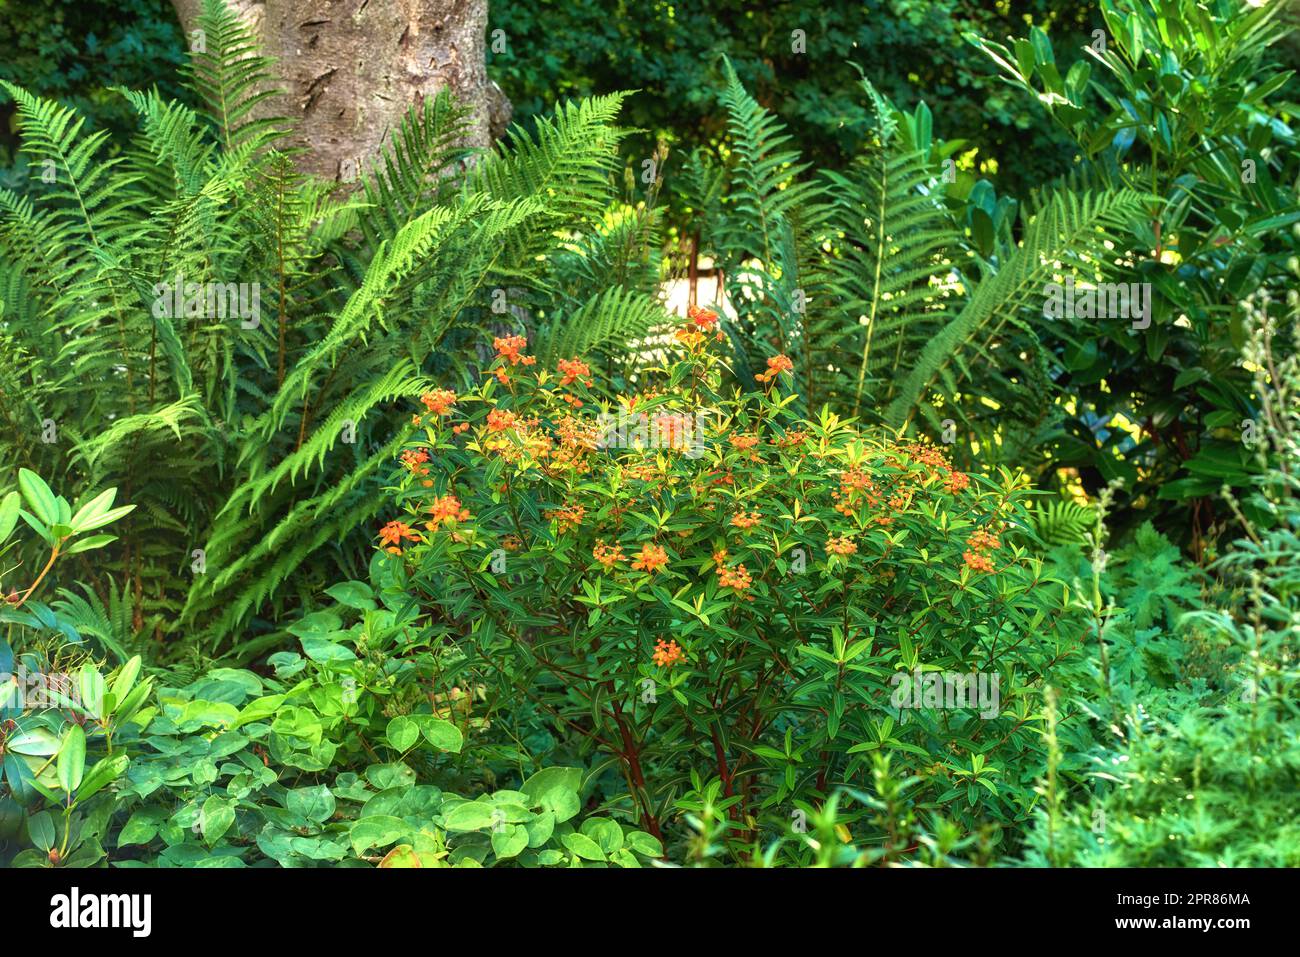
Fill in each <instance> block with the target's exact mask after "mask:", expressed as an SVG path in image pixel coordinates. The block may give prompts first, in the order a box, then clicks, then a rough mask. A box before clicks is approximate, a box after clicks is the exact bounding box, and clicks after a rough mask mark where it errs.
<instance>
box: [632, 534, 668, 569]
mask: <svg viewBox="0 0 1300 957" xmlns="http://www.w3.org/2000/svg"><path fill="white" fill-rule="evenodd" d="M667 564H668V553H667V552H665V551H664V550H663V549H662V548H661V547H660V546H658V545H653V544H651V543H650V542H646V543H645V544H644V545H642V546H641V554H640V555H639V556H637V560H636V561H634V562H633V563H632V567H633V568H635V569H636V570H637V571H640V572H646V573H647V574H651V575H653V574H654V573H655V572H657V571H658V570H659V569H661V568H663V567H664V566H665V565H667Z"/></svg>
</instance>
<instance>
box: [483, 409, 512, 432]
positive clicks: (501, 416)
mask: <svg viewBox="0 0 1300 957" xmlns="http://www.w3.org/2000/svg"><path fill="white" fill-rule="evenodd" d="M518 418H519V417H518V416H517V415H515V414H514V413H513V412H509V411H507V410H505V409H493V410H492V411H491V412H489V413H488V417H487V427H488V431H489V432H504V431H505V430H506V429H510V428H514V425H515V422H516V421H517V420H518Z"/></svg>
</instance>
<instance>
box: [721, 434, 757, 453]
mask: <svg viewBox="0 0 1300 957" xmlns="http://www.w3.org/2000/svg"><path fill="white" fill-rule="evenodd" d="M727 441H728V442H730V443H731V444H732V445H733V446H735V447H736V448H738V449H740V450H741V451H742V452H746V451H748V450H750V449H752V448H753V447H754V446H756V445H758V436H757V435H735V434H732V435H730V436H728V437H727Z"/></svg>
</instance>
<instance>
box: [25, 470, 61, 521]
mask: <svg viewBox="0 0 1300 957" xmlns="http://www.w3.org/2000/svg"><path fill="white" fill-rule="evenodd" d="M18 488H19V489H20V490H21V491H22V493H23V498H24V499H25V500H26V501H27V507H28V508H29V509H31V511H32V514H33V515H35V516H36V517H37V518H38V519H40V520H41V521H42V522H44V523H45V524H46V525H53V524H54V523H55V522H57V521H58V520H59V506H58V501H57V499H56V498H55V497H54V493H53V492H51V491H50V487H49V486H48V485H46V484H45V481H44V480H43V479H42V478H41V477H40V476H39V475H37V474H36V473H35V472H31V471H28V470H27V469H19V470H18Z"/></svg>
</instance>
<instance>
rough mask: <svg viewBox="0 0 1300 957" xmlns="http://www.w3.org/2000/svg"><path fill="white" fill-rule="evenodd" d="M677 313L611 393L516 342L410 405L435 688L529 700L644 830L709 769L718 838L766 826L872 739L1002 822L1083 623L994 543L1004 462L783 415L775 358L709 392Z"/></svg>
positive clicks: (934, 807)
mask: <svg viewBox="0 0 1300 957" xmlns="http://www.w3.org/2000/svg"><path fill="white" fill-rule="evenodd" d="M694 315H695V318H694V322H693V324H691V325H688V326H687V327H685V328H683V329H682V330H680V331H679V332H678V333H677V334H676V337H675V341H674V344H673V345H672V346H671V347H670V350H669V351H670V353H671V358H670V359H669V360H668V361H667V362H666V364H665V365H664V367H663V368H661V369H658V370H656V372H657V377H656V378H654V379H653V384H652V382H650V381H646V382H644V383H643V387H642V389H641V391H639V392H638V393H637V394H635V395H628V396H620V397H617V398H614V399H612V400H605V399H602V398H598V397H597V396H596V394H595V393H594V392H593V391H592V390H593V387H594V382H593V381H592V378H591V374H590V372H589V370H588V368H587V366H586V364H585V363H583V362H582V361H581V360H579V359H571V360H563V361H561V362H560V363H559V364H558V367H557V368H556V369H548V368H544V367H541V366H539V365H536V364H533V363H532V361H531V358H530V357H528V356H526V355H525V354H524V352H523V350H524V348H526V347H525V344H524V341H523V339H522V338H521V337H514V338H509V339H498V340H497V342H496V349H497V353H498V359H497V362H496V364H495V366H494V368H493V370H492V371H493V375H492V376H490V377H488V378H487V379H486V381H485V382H484V383H483V385H482V386H481V387H480V388H478V389H476V390H475V391H473V392H471V393H468V394H466V395H459V396H458V395H455V394H454V393H452V392H450V391H447V390H437V391H434V392H432V393H429V394H427V395H426V396H425V397H424V405H425V409H424V411H423V412H422V413H421V414H420V415H419V416H418V421H419V423H420V426H421V429H422V431H423V436H422V438H420V439H419V440H418V441H414V442H411V443H408V445H407V447H406V450H405V451H404V452H403V455H402V458H403V462H404V463H405V468H404V471H403V473H402V475H401V478H400V482H399V483H398V484H397V487H396V489H395V501H396V502H397V503H399V504H400V506H401V507H402V509H403V510H404V513H403V514H402V515H400V516H394V517H393V519H392V520H391V521H390V522H389V523H388V524H387V525H386V526H385V527H384V529H383V530H382V532H381V539H382V541H383V542H384V543H385V547H386V549H387V551H388V552H389V553H391V554H392V555H393V556H394V558H393V562H394V563H395V565H396V566H397V570H396V571H395V572H394V573H395V574H398V573H400V575H402V576H404V581H405V588H406V589H407V590H408V592H409V594H410V596H411V599H412V601H413V602H415V603H416V604H417V606H418V607H419V608H420V609H421V611H422V613H423V614H424V617H423V618H422V620H423V621H425V623H426V626H425V627H426V632H425V634H427V635H428V636H430V640H433V641H435V642H436V643H437V644H439V645H441V646H442V651H441V655H440V659H439V662H438V673H437V675H436V676H435V679H434V680H435V687H438V688H440V689H441V691H442V692H443V693H444V694H445V693H449V692H450V691H451V689H452V688H453V687H459V688H467V687H474V688H482V689H483V691H482V696H483V698H484V704H483V706H482V711H483V716H484V719H485V720H486V721H489V722H494V723H495V722H500V721H503V720H504V716H505V715H506V714H507V713H509V712H510V711H511V710H512V709H518V708H520V707H521V705H522V704H523V702H524V701H525V699H526V700H528V701H530V702H533V703H534V704H535V706H536V707H537V708H539V709H540V710H541V711H542V712H544V714H545V715H548V716H549V718H550V720H552V721H553V726H554V729H555V731H556V733H557V734H559V735H563V736H570V737H573V736H576V738H577V739H578V740H580V741H581V742H582V747H583V750H584V751H594V752H596V753H598V754H599V755H600V756H601V757H602V758H603V759H604V760H605V761H610V760H611V759H612V760H613V761H614V762H615V763H616V767H617V768H618V770H619V773H620V775H621V777H622V780H623V782H624V786H625V793H624V794H623V795H622V796H621V797H614V798H611V803H615V804H618V805H619V806H620V807H621V808H623V809H624V810H626V811H628V812H629V813H633V814H635V816H636V817H637V818H638V819H639V820H640V822H641V825H642V827H643V828H644V829H645V830H646V831H648V832H650V833H652V834H655V835H656V836H658V835H660V834H662V833H663V824H664V821H665V818H666V817H667V816H669V815H670V814H671V813H672V811H673V809H674V808H677V809H678V810H690V809H692V808H693V807H694V806H696V805H698V804H699V802H700V801H701V795H702V793H703V792H705V791H706V790H707V787H708V784H707V782H709V781H710V779H712V780H713V781H714V782H716V784H715V785H714V786H715V787H716V788H717V789H718V791H719V795H718V798H717V804H718V806H719V807H721V808H723V809H725V810H726V812H727V829H728V832H729V833H728V835H727V837H728V840H729V841H730V842H731V844H732V846H733V850H739V849H741V848H744V847H748V846H749V845H751V844H752V843H754V842H756V841H757V840H759V838H760V837H765V838H772V837H774V836H776V837H780V836H782V835H786V834H788V833H789V830H790V828H791V826H792V825H793V826H794V827H795V829H796V830H797V829H798V827H799V826H802V825H803V823H804V822H805V821H806V819H807V818H808V816H810V815H811V814H813V813H815V811H814V808H815V806H818V805H820V803H821V802H822V801H824V800H825V799H826V798H827V797H828V796H829V795H830V794H831V793H832V792H834V791H835V790H836V789H837V788H840V787H842V786H846V785H852V784H853V783H854V782H856V781H858V780H859V779H860V778H862V776H863V774H864V771H866V770H867V769H869V768H870V767H871V761H872V759H873V757H876V756H888V757H889V758H890V759H891V760H892V762H893V769H894V773H895V774H896V775H898V776H900V777H904V778H905V777H908V776H910V775H915V776H916V777H917V779H918V780H919V782H920V783H919V784H916V786H915V787H914V788H913V789H912V793H911V794H910V796H909V801H910V802H911V804H913V805H915V806H916V807H917V808H924V809H927V810H929V811H941V812H943V813H944V814H947V815H951V816H952V817H953V818H954V819H955V820H956V821H957V822H959V824H960V826H961V828H962V830H963V831H964V832H969V831H971V830H973V829H974V828H976V826H977V825H979V824H982V823H1001V824H1012V823H1013V822H1015V821H1017V820H1019V819H1021V818H1022V817H1023V816H1024V815H1026V814H1027V813H1028V810H1029V807H1030V806H1031V805H1032V803H1033V800H1034V798H1033V795H1032V790H1031V784H1032V777H1033V775H1034V773H1035V771H1034V761H1033V760H1032V759H1031V760H1029V761H1026V760H1024V754H1025V753H1026V752H1031V753H1032V752H1033V751H1035V749H1036V747H1037V740H1038V736H1037V733H1036V731H1035V727H1036V725H1037V722H1038V706H1037V703H1036V694H1037V691H1038V689H1039V688H1040V687H1041V683H1042V680H1043V677H1044V675H1045V674H1047V673H1048V671H1049V670H1050V669H1051V668H1052V667H1053V665H1055V664H1056V663H1057V662H1060V661H1061V660H1062V659H1066V658H1069V657H1070V656H1071V655H1073V654H1074V653H1075V650H1076V648H1077V646H1078V639H1079V634H1080V631H1079V629H1078V628H1077V627H1076V626H1075V623H1074V621H1073V620H1072V619H1070V618H1068V617H1066V615H1065V607H1064V601H1063V600H1064V591H1065V590H1064V588H1063V587H1062V586H1060V585H1059V583H1054V582H1052V581H1051V580H1050V579H1048V578H1047V577H1046V576H1045V574H1044V573H1043V570H1042V567H1041V565H1040V563H1039V562H1038V561H1037V560H1035V559H1033V558H1032V557H1030V555H1029V553H1028V551H1027V550H1026V549H1025V548H1024V547H1022V546H1019V545H1015V544H1012V543H1011V542H1009V541H1008V540H1007V538H1006V534H1007V532H1008V531H1009V530H1011V529H1013V528H1016V527H1017V526H1019V525H1021V524H1023V520H1024V511H1023V507H1024V500H1025V498H1026V490H1025V485H1024V481H1023V479H1022V478H1020V477H1019V476H1015V475H1012V474H1010V473H1008V472H1005V471H1004V472H1002V473H1001V474H999V475H998V476H996V477H986V476H979V475H966V474H964V473H962V472H959V471H956V470H954V469H953V468H952V467H951V465H950V463H949V462H948V459H947V457H946V456H945V454H944V453H943V452H942V451H941V450H940V449H938V448H935V447H932V446H928V445H925V444H920V443H902V442H898V441H895V440H893V439H890V438H887V437H882V436H876V435H872V434H868V433H864V432H861V431H859V430H858V429H856V428H854V427H853V425H852V424H851V423H849V422H847V421H845V420H842V419H840V418H839V417H838V416H836V415H834V414H833V413H831V412H830V411H829V410H823V412H822V413H821V414H820V416H819V417H818V418H816V419H814V420H800V419H798V418H797V417H796V416H795V415H793V414H792V413H791V411H790V408H791V405H792V402H793V400H794V397H793V396H792V395H789V394H786V393H784V392H783V381H784V379H785V378H786V372H787V370H788V369H789V362H788V361H787V360H786V359H785V357H784V356H776V357H773V358H771V359H769V360H768V362H767V366H768V371H767V372H765V373H761V374H760V375H759V376H758V379H759V380H760V382H759V383H758V387H757V388H756V389H755V390H754V391H749V392H746V393H744V394H741V393H739V392H736V393H734V394H732V395H729V396H726V395H723V394H721V393H720V391H719V389H720V382H721V372H722V371H723V370H722V368H721V362H720V360H719V358H718V357H717V355H716V354H715V353H714V352H713V351H712V350H711V348H710V342H711V341H712V338H713V335H714V333H713V331H712V330H713V327H714V323H715V322H716V319H717V317H716V316H715V315H714V314H713V313H711V312H708V311H707V310H695V311H694ZM679 350H680V351H679ZM597 409H599V410H600V412H599V414H596V412H595V410H597ZM921 672H923V673H924V675H925V677H924V678H923V680H921V681H920V682H916V683H915V684H916V686H915V688H913V687H912V686H913V680H912V675H913V673H921ZM957 675H967V676H968V680H969V681H970V682H971V684H970V685H969V687H966V688H965V690H967V691H969V693H970V700H969V708H970V709H973V710H967V709H966V705H965V703H964V702H965V699H964V698H963V697H962V694H963V691H962V689H963V687H965V686H962V685H960V684H958V685H957V688H956V690H954V687H953V684H954V682H955V676H957ZM944 679H946V688H945V681H944ZM977 686H978V690H979V698H978V701H976V700H975V698H976V695H975V692H976V687H977ZM945 690H946V691H947V693H948V695H950V697H949V698H948V699H947V700H942V699H943V695H944V692H945ZM936 695H937V696H938V700H937V699H936V697H935V696H936ZM954 702H956V706H955V708H954ZM945 705H946V707H945ZM1013 757H1015V758H1016V760H1015V761H1014V762H1013V761H1012V760H1011V759H1012V758H1013ZM865 817H866V810H865V809H859V811H858V813H857V814H856V815H850V816H849V818H848V819H847V821H848V822H849V824H850V826H853V824H854V823H855V822H857V821H863V822H864V823H863V824H862V826H863V827H865V828H866V829H867V831H868V834H870V825H869V824H867V823H865ZM871 836H872V837H876V836H878V835H871Z"/></svg>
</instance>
